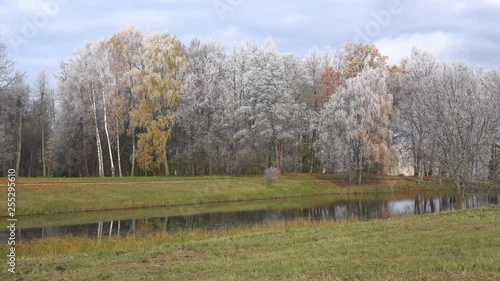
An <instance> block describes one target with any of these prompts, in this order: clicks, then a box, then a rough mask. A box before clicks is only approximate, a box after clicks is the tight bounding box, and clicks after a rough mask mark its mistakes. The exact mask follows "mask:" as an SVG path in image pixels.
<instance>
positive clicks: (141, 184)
mask: <svg viewBox="0 0 500 281" xmlns="http://www.w3.org/2000/svg"><path fill="white" fill-rule="evenodd" d="M3 181H5V180H3ZM16 183H17V188H16V202H17V204H16V207H17V209H16V215H18V216H20V215H33V214H50V213H65V212H78V211H96V210H112V209H126V208H144V207H155V206H171V205H183V204H199V203H208V202H231V201H248V200H258V199H270V198H285V197H294V196H308V195H315V194H316V195H317V194H344V195H345V194H366V193H380V192H395V191H409V190H411V191H415V190H417V189H418V188H420V189H422V188H423V189H426V188H430V189H442V188H447V187H443V186H437V185H431V187H418V188H417V187H416V186H415V184H414V182H413V181H412V180H411V178H410V179H409V178H404V177H401V179H390V180H387V181H383V182H381V183H377V184H372V185H365V186H360V187H356V186H346V185H343V184H341V183H339V182H337V181H332V180H329V179H327V178H324V177H321V176H313V175H289V176H282V177H280V179H279V180H278V181H277V182H275V183H273V184H272V185H268V184H267V182H266V180H265V179H264V178H263V177H261V176H248V177H221V176H215V177H187V178H178V179H176V178H153V179H151V178H114V179H110V178H104V179H96V178H87V179H40V182H39V183H37V182H35V181H33V180H32V179H22V178H21V179H18V181H17V182H16ZM0 184H1V183H0ZM6 186H7V185H6V184H5V185H4V184H2V185H1V186H0V190H1V191H6V188H7V187H6ZM0 212H1V213H2V214H7V210H6V205H5V206H2V207H0Z"/></svg>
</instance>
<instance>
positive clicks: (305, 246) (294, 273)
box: [0, 206, 500, 280]
mask: <svg viewBox="0 0 500 281" xmlns="http://www.w3.org/2000/svg"><path fill="white" fill-rule="evenodd" d="M499 233H500V207H499V206H495V207H489V208H485V209H474V210H462V211H455V212H449V213H441V214H434V215H422V216H409V217H403V218H394V219H387V220H374V221H367V222H364V221H352V222H306V221H298V222H292V223H286V224H285V223H282V224H277V225H273V226H260V227H252V228H242V229H234V230H229V231H224V232H203V231H194V232H189V233H177V234H158V235H152V236H147V237H138V238H134V237H126V238H112V239H110V240H108V239H102V240H92V239H85V238H64V239H49V240H42V241H38V242H31V243H25V244H19V245H17V251H18V253H19V256H20V257H19V260H18V266H17V274H16V276H15V279H18V280H205V279H211V280H276V279H282V280H318V279H319V280H499V279H500V251H499V249H500V235H499ZM4 248H5V247H4ZM3 250H5V251H6V249H3ZM3 252H4V251H3ZM6 274H7V273H6V271H5V270H3V271H1V273H0V280H8V279H7V278H8V277H7V276H6ZM13 280H14V279H13Z"/></svg>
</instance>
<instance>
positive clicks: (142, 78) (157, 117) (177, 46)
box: [131, 32, 186, 175]
mask: <svg viewBox="0 0 500 281" xmlns="http://www.w3.org/2000/svg"><path fill="white" fill-rule="evenodd" d="M144 50H145V51H144V53H143V56H142V62H143V65H142V66H141V68H140V69H136V70H133V73H132V75H133V77H134V81H135V82H134V88H133V92H134V94H135V95H136V96H137V97H138V100H139V103H138V105H137V106H136V107H135V108H134V110H133V111H132V112H131V121H132V126H133V127H136V128H139V129H141V130H142V132H141V133H140V134H139V137H138V141H137V149H138V150H137V156H138V159H139V167H140V168H141V169H143V170H144V171H145V172H147V173H151V174H156V173H157V172H158V171H159V169H160V166H161V164H162V163H163V165H164V170H165V174H166V175H169V167H168V157H167V151H168V150H167V143H168V140H169V138H170V136H171V132H172V127H173V126H174V120H175V114H174V112H175V111H176V110H177V107H178V103H179V91H180V88H181V86H182V80H181V78H182V74H183V73H184V72H185V68H186V58H185V56H184V48H183V46H182V43H181V42H180V41H179V39H177V38H176V37H175V36H173V35H171V34H169V33H167V32H161V33H150V34H148V35H147V36H146V37H145V39H144Z"/></svg>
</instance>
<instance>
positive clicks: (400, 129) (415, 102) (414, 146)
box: [396, 49, 438, 184]
mask: <svg viewBox="0 0 500 281" xmlns="http://www.w3.org/2000/svg"><path fill="white" fill-rule="evenodd" d="M402 69H404V75H401V76H399V77H398V78H397V79H398V80H399V81H398V83H399V86H400V91H399V93H398V94H396V100H397V102H396V106H397V108H398V109H399V111H400V118H399V120H398V122H397V127H396V132H397V134H398V140H397V141H398V144H399V145H401V147H402V148H407V149H408V150H410V151H411V152H412V155H413V160H414V165H413V167H414V171H415V174H417V175H418V180H417V182H418V184H423V182H424V173H425V169H424V166H425V163H426V160H427V159H428V158H429V157H426V152H427V153H429V152H430V151H431V150H432V147H433V143H432V140H430V133H431V132H430V130H431V129H432V128H430V127H429V124H430V121H429V120H428V119H429V113H428V112H427V108H426V107H425V103H426V99H427V95H428V94H429V93H430V92H432V91H434V89H433V88H432V85H433V81H434V80H435V79H436V75H437V71H438V63H437V61H436V59H435V58H434V57H433V56H432V54H430V53H428V52H425V51H422V50H419V49H413V50H412V53H411V55H410V56H409V57H408V58H406V59H404V60H403V61H402Z"/></svg>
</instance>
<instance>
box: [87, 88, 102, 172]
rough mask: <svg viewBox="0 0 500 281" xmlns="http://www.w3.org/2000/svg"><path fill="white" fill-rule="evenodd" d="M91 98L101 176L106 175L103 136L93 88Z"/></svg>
mask: <svg viewBox="0 0 500 281" xmlns="http://www.w3.org/2000/svg"><path fill="white" fill-rule="evenodd" d="M90 100H91V102H92V111H93V113H94V122H95V139H96V144H97V159H98V162H99V177H104V163H103V162H104V161H103V157H102V146H101V137H100V136H99V120H97V106H96V102H95V93H94V89H93V88H92V95H91V96H90Z"/></svg>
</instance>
